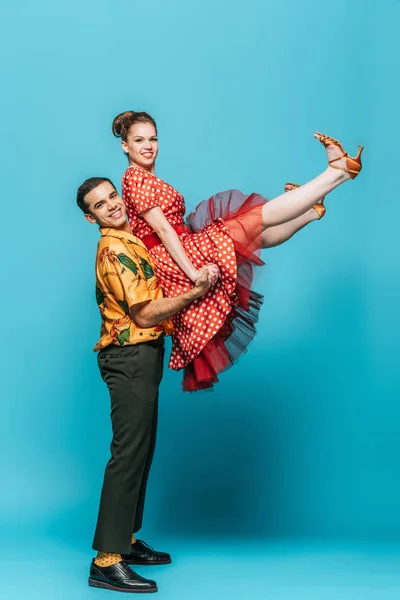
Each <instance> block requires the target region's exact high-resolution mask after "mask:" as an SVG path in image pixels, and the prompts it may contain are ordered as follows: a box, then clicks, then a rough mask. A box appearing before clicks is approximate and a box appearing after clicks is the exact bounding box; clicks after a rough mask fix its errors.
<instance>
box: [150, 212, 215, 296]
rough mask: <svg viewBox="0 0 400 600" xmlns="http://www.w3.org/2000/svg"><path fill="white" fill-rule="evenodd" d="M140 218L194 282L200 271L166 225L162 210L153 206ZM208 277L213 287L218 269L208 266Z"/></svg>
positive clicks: (174, 233) (176, 236)
mask: <svg viewBox="0 0 400 600" xmlns="http://www.w3.org/2000/svg"><path fill="white" fill-rule="evenodd" d="M142 217H143V218H144V219H145V220H146V221H147V223H148V224H149V225H150V227H151V228H152V229H153V230H154V231H155V232H156V234H157V235H158V237H159V238H160V240H161V241H162V243H163V245H164V246H165V248H166V249H167V251H168V253H169V255H170V256H171V258H172V259H173V260H174V261H175V262H176V264H177V265H178V267H180V268H181V269H182V271H183V272H184V273H185V274H186V275H187V276H188V277H189V279H190V280H191V281H193V282H195V281H196V280H197V279H198V277H199V274H200V271H198V270H197V269H196V267H195V266H194V264H193V263H192V261H191V260H190V258H189V257H188V255H187V254H186V252H185V249H184V247H183V246H182V243H181V240H180V239H179V236H178V234H177V233H176V231H175V229H174V228H173V227H172V226H171V225H170V224H169V223H168V221H167V219H166V217H165V215H164V213H163V211H162V209H161V208H160V207H159V206H153V207H152V208H148V209H147V210H145V211H143V212H142ZM210 275H211V276H212V285H214V283H215V282H216V280H217V278H218V275H219V272H218V267H217V266H216V265H210Z"/></svg>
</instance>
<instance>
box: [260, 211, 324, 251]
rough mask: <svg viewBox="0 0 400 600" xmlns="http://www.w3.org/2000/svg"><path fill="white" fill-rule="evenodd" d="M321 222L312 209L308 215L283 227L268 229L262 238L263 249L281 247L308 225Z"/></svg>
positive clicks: (301, 216)
mask: <svg viewBox="0 0 400 600" xmlns="http://www.w3.org/2000/svg"><path fill="white" fill-rule="evenodd" d="M317 220H319V215H318V213H317V211H316V210H314V209H313V208H310V210H308V211H307V212H306V213H304V214H303V215H300V217H296V219H292V220H291V221H288V222H287V223H282V225H275V227H268V228H267V229H265V230H264V231H263V233H262V236H261V241H262V247H263V248H273V247H274V246H279V244H283V242H286V241H287V240H289V239H290V238H291V237H292V236H293V235H294V234H295V233H297V232H298V231H300V229H303V227H305V226H306V225H308V224H309V223H311V222H312V221H317Z"/></svg>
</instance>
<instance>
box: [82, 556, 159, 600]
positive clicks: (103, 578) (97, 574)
mask: <svg viewBox="0 0 400 600" xmlns="http://www.w3.org/2000/svg"><path fill="white" fill-rule="evenodd" d="M89 585H90V586H92V587H96V588H105V589H106V590H114V591H115V592H132V593H135V592H136V593H142V594H143V593H146V592H147V593H149V592H157V591H158V588H157V584H156V582H155V581H153V580H152V579H145V578H144V577H141V576H140V575H138V574H137V573H135V571H132V569H130V568H129V567H128V565H127V564H125V562H124V561H123V560H122V561H120V562H119V563H117V564H116V565H112V566H111V567H99V566H98V565H96V564H95V562H94V559H93V560H92V565H91V567H90V574H89Z"/></svg>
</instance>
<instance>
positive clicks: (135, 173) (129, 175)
mask: <svg viewBox="0 0 400 600" xmlns="http://www.w3.org/2000/svg"><path fill="white" fill-rule="evenodd" d="M123 179H125V180H126V179H128V180H132V181H143V180H148V181H152V182H154V183H155V182H159V183H162V181H161V179H159V178H158V177H156V175H153V173H150V172H149V171H145V170H144V169H141V168H140V167H136V166H134V165H132V166H130V167H128V168H127V170H126V171H125V173H124V176H123Z"/></svg>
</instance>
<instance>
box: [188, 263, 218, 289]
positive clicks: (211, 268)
mask: <svg viewBox="0 0 400 600" xmlns="http://www.w3.org/2000/svg"><path fill="white" fill-rule="evenodd" d="M204 269H206V270H207V271H208V281H209V282H210V285H211V286H213V285H215V284H216V283H217V280H218V278H219V276H220V272H219V268H218V266H217V265H216V264H214V263H209V264H208V265H205V266H204V267H202V268H201V269H200V270H198V271H194V273H193V275H192V277H191V278H190V279H191V280H192V281H193V283H196V281H197V280H198V278H199V277H200V276H201V274H202V273H203V271H204Z"/></svg>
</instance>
